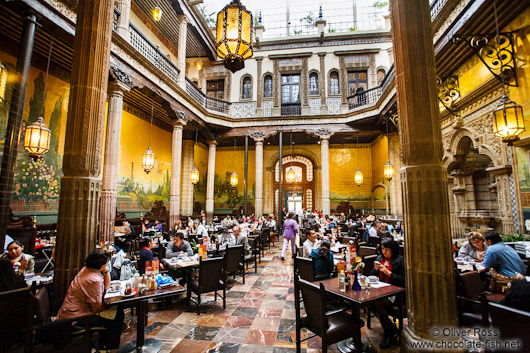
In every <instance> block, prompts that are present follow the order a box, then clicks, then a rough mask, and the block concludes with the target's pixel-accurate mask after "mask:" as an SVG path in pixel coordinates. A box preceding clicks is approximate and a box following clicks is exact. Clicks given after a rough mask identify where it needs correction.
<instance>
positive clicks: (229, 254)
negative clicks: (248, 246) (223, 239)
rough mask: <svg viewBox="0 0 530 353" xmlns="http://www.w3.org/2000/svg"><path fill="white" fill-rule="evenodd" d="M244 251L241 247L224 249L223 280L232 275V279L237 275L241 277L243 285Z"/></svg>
mask: <svg viewBox="0 0 530 353" xmlns="http://www.w3.org/2000/svg"><path fill="white" fill-rule="evenodd" d="M244 263H245V249H243V245H234V246H229V247H227V248H226V251H225V255H224V279H225V280H226V278H227V276H228V275H233V276H234V279H235V278H236V275H237V274H238V273H240V274H241V277H243V284H245V264H244Z"/></svg>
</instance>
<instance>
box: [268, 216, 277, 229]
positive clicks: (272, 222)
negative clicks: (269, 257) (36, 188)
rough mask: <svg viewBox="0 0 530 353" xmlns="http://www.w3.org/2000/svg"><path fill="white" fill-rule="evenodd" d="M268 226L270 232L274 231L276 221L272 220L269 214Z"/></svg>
mask: <svg viewBox="0 0 530 353" xmlns="http://www.w3.org/2000/svg"><path fill="white" fill-rule="evenodd" d="M269 228H270V229H271V232H275V231H276V221H275V220H274V218H272V217H270V216H269Z"/></svg>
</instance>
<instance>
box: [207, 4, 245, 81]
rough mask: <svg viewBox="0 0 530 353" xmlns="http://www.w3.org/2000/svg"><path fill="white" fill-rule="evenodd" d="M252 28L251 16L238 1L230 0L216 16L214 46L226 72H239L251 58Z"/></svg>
mask: <svg viewBox="0 0 530 353" xmlns="http://www.w3.org/2000/svg"><path fill="white" fill-rule="evenodd" d="M253 27H254V23H253V20H252V14H251V13H250V12H249V11H247V9H246V8H245V6H243V5H242V4H241V2H240V1H239V0H232V2H231V3H230V4H228V5H226V6H225V8H224V9H222V10H221V11H219V13H218V14H217V36H216V41H215V43H216V44H215V46H216V48H217V54H218V55H219V57H220V58H221V59H223V60H224V65H225V67H226V68H227V69H228V70H230V71H232V72H236V71H239V70H241V69H242V68H244V67H245V63H244V60H246V59H249V58H251V57H252V30H253Z"/></svg>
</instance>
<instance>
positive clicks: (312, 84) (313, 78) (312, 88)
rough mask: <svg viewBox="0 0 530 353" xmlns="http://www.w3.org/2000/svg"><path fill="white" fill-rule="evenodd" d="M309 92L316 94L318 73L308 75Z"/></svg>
mask: <svg viewBox="0 0 530 353" xmlns="http://www.w3.org/2000/svg"><path fill="white" fill-rule="evenodd" d="M309 94H318V74H317V73H316V72H312V73H311V74H310V75H309Z"/></svg>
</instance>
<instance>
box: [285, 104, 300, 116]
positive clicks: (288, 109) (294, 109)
mask: <svg viewBox="0 0 530 353" xmlns="http://www.w3.org/2000/svg"><path fill="white" fill-rule="evenodd" d="M293 115H302V106H301V105H300V103H299V104H282V116H293Z"/></svg>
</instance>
